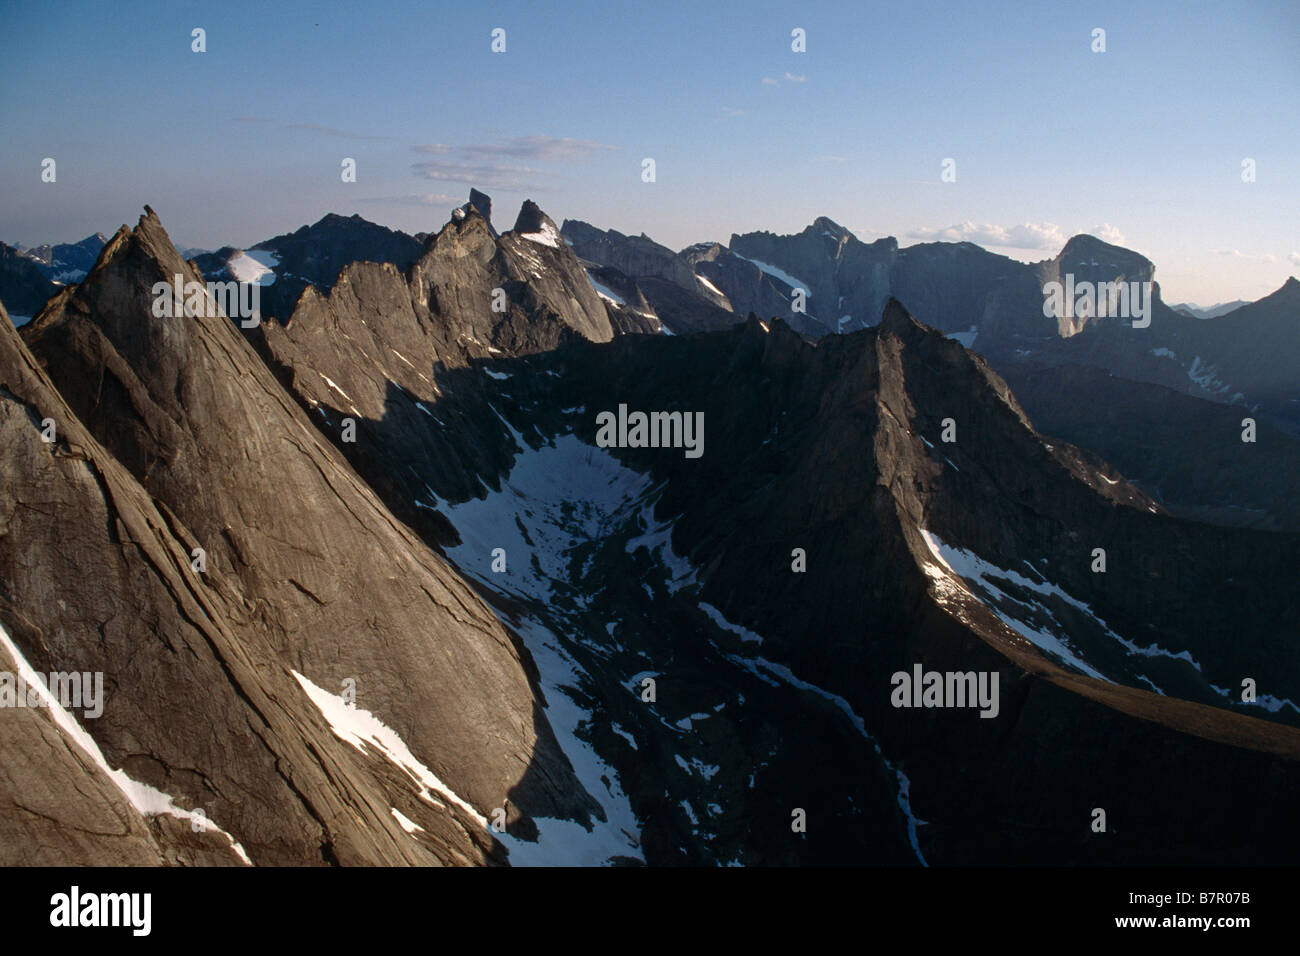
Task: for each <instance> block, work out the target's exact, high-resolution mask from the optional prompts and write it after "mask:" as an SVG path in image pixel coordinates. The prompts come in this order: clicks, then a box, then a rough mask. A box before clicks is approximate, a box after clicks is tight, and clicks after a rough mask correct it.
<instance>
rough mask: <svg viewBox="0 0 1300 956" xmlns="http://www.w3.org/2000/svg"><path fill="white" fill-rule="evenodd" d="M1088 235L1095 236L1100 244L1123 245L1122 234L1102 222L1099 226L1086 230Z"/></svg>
mask: <svg viewBox="0 0 1300 956" xmlns="http://www.w3.org/2000/svg"><path fill="white" fill-rule="evenodd" d="M1088 234H1089V235H1093V236H1096V237H1097V238H1098V239H1100V240H1101V241H1102V242H1109V243H1110V244H1111V245H1112V246H1122V245H1124V233H1122V232H1120V231H1119V230H1118V229H1116V228H1115V227H1114V226H1112V225H1111V224H1110V223H1108V222H1103V223H1102V224H1101V225H1100V226H1093V227H1092V228H1091V229H1089V230H1088Z"/></svg>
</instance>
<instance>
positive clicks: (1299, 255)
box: [1286, 252, 1300, 266]
mask: <svg viewBox="0 0 1300 956" xmlns="http://www.w3.org/2000/svg"><path fill="white" fill-rule="evenodd" d="M1286 261H1287V262H1289V263H1291V265H1293V266H1300V252H1293V253H1291V254H1290V255H1288V256H1287V257H1286Z"/></svg>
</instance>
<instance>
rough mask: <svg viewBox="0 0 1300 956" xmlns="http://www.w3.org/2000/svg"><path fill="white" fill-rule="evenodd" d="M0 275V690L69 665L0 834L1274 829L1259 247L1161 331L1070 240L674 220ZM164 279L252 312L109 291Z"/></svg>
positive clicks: (1250, 834)
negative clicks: (905, 240)
mask: <svg viewBox="0 0 1300 956" xmlns="http://www.w3.org/2000/svg"><path fill="white" fill-rule="evenodd" d="M56 248H57V247H56ZM51 255H52V256H53V253H51ZM0 257H2V258H0V301H3V302H4V304H5V306H6V307H11V308H13V310H14V311H15V312H18V313H19V314H23V315H25V314H27V313H24V312H20V310H21V309H23V308H27V309H31V310H32V314H33V318H32V320H31V321H30V322H26V323H23V324H22V327H21V329H20V330H19V329H16V328H15V327H14V325H13V324H12V323H11V322H10V321H8V320H7V315H8V313H6V321H2V322H0V431H2V432H4V447H5V448H6V449H7V453H6V456H5V458H4V460H3V463H0V626H2V628H3V631H2V632H0V638H2V639H3V644H4V648H3V653H0V670H3V671H6V672H8V673H11V674H19V675H32V676H33V677H34V676H35V675H37V674H52V673H64V672H75V673H79V674H92V673H101V674H102V675H103V686H104V700H103V711H102V714H100V715H97V716H94V717H91V716H90V715H89V714H88V713H86V714H83V715H82V716H80V717H79V716H78V715H77V714H76V713H75V711H76V709H77V708H75V707H69V706H66V705H65V706H57V707H56V706H47V707H34V708H30V707H29V708H21V707H11V708H10V709H7V710H6V711H5V714H4V718H5V719H0V734H3V735H4V738H5V739H4V758H3V762H4V766H5V773H4V774H3V775H0V860H3V862H5V863H9V864H13V863H29V864H30V863H38V864H49V863H71V864H120V863H138V864H215V865H232V866H233V865H247V864H253V865H357V864H359V865H392V864H397V865H433V864H448V865H466V864H482V865H496V864H504V863H513V864H519V863H525V864H527V863H541V864H555V863H581V864H613V865H619V864H642V863H644V864H649V865H674V864H679V865H680V864H687V865H736V864H739V865H773V864H778V865H786V864H789V865H794V864H864V863H875V864H899V865H927V864H1013V863H1053V864H1060V863H1075V864H1089V863H1092V864H1097V863H1100V864H1180V863H1182V864H1185V863H1198V864H1200V863H1228V864H1246V863H1251V864H1258V863H1277V864H1289V863H1294V862H1295V861H1296V859H1298V858H1300V823H1297V822H1296V819H1295V814H1294V812H1293V807H1292V806H1291V802H1292V801H1291V800H1290V794H1292V793H1293V792H1294V791H1295V788H1296V787H1297V785H1298V784H1300V707H1298V706H1297V704H1296V702H1297V701H1300V663H1298V662H1297V659H1296V656H1295V654H1294V652H1293V648H1294V642H1295V623H1294V622H1295V621H1296V619H1297V612H1298V611H1300V607H1297V602H1298V601H1300V597H1297V591H1296V588H1295V586H1294V583H1295V570H1294V569H1295V567H1296V566H1297V563H1298V562H1300V511H1297V507H1296V503H1295V502H1296V490H1297V489H1296V486H1295V481H1296V478H1295V476H1296V474H1297V470H1296V468H1295V464H1296V463H1297V457H1298V456H1300V452H1298V450H1297V449H1298V448H1300V445H1297V441H1298V439H1297V437H1296V436H1297V430H1298V429H1300V379H1298V378H1297V376H1296V374H1295V363H1294V356H1295V355H1296V345H1297V342H1296V337H1297V335H1298V334H1300V324H1298V323H1297V318H1298V317H1300V283H1297V282H1296V280H1294V279H1291V280H1289V281H1288V282H1287V283H1286V285H1284V286H1283V287H1282V288H1281V289H1279V290H1278V291H1277V292H1275V293H1273V294H1272V295H1271V296H1268V297H1266V298H1264V299H1261V300H1260V301H1258V302H1255V303H1251V304H1248V305H1244V306H1242V307H1240V308H1238V309H1235V310H1233V311H1231V312H1228V313H1226V314H1224V315H1222V316H1220V317H1217V318H1206V319H1201V318H1194V317H1189V316H1187V315H1184V314H1180V313H1179V312H1177V311H1175V310H1174V309H1172V308H1169V307H1168V306H1165V305H1164V304H1163V303H1162V302H1161V301H1160V298H1159V290H1158V285H1156V284H1155V281H1154V266H1153V265H1152V263H1151V262H1150V261H1149V260H1147V259H1145V258H1144V257H1142V256H1140V255H1138V254H1137V253H1134V252H1131V251H1129V250H1125V249H1121V248H1119V247H1116V246H1112V245H1109V244H1106V243H1104V242H1102V241H1100V240H1098V239H1096V238H1094V237H1091V236H1076V237H1074V238H1073V239H1071V240H1070V241H1069V242H1068V243H1067V244H1066V246H1065V248H1064V249H1063V250H1062V251H1061V253H1060V254H1059V255H1058V256H1056V257H1055V258H1053V259H1050V260H1046V261H1044V262H1041V263H1035V264H1025V263H1020V262H1016V261H1015V260H1011V259H1007V258H1005V257H1001V256H997V255H994V254H992V253H989V252H987V251H985V250H983V249H981V248H979V247H978V246H974V245H972V244H969V243H957V244H951V243H926V244H922V245H918V246H911V247H906V248H902V247H900V246H899V244H898V243H897V241H896V240H893V239H881V240H877V241H875V242H872V243H864V242H862V241H860V240H858V239H857V238H856V237H855V236H853V235H852V234H851V233H850V232H849V231H848V230H845V229H843V228H842V227H840V226H838V225H837V224H836V223H834V222H833V221H832V220H830V219H828V218H825V217H822V218H819V219H817V220H816V221H815V222H814V223H813V224H812V225H811V226H809V227H808V228H807V229H806V230H804V231H803V232H802V233H800V234H798V235H794V236H777V235H773V234H770V233H750V234H747V235H734V236H732V237H731V240H730V242H729V243H728V244H727V245H726V246H723V245H721V244H717V243H713V244H702V245H695V246H690V247H688V248H687V249H684V250H682V251H680V252H673V251H672V250H669V249H667V248H666V247H664V246H661V245H659V244H657V243H655V242H654V241H653V240H651V239H650V238H649V237H647V236H644V235H642V236H639V237H631V236H626V235H623V234H621V233H618V232H615V231H613V230H601V229H599V228H598V227H595V226H592V225H589V224H586V223H582V222H577V221H566V222H564V223H563V225H562V226H557V225H556V223H555V222H554V221H553V220H552V219H551V218H550V217H549V216H547V215H546V214H545V213H544V212H543V211H542V210H541V209H540V208H539V207H538V206H537V205H536V204H534V203H532V202H531V201H529V202H525V203H524V205H523V207H522V208H521V209H520V211H519V214H518V216H517V218H516V220H515V223H514V225H513V227H512V228H511V229H509V230H507V231H505V232H501V231H499V230H498V229H497V227H496V226H494V225H493V222H492V209H491V202H490V200H489V199H488V197H486V196H485V195H484V194H482V193H479V192H477V191H475V192H474V193H473V194H472V195H471V198H470V201H469V202H467V203H466V204H465V205H464V206H461V207H458V208H457V209H455V210H453V213H452V216H451V218H450V219H449V221H448V222H446V223H445V224H444V225H443V226H442V227H441V228H440V229H437V230H436V231H431V232H430V233H428V234H422V235H421V236H418V237H417V236H408V235H405V234H403V233H400V232H394V231H392V230H388V229H385V228H384V227H382V226H377V225H375V224H373V223H368V222H366V221H365V220H362V219H360V218H359V217H350V218H345V217H340V216H334V215H328V216H326V217H324V218H323V219H321V220H320V221H318V222H317V223H315V224H314V225H311V226H304V227H303V228H302V229H300V230H298V231H297V232H294V233H291V234H287V235H284V236H279V237H275V238H272V239H268V240H265V241H263V242H260V243H258V244H257V245H255V246H254V247H252V248H251V249H237V248H233V247H229V248H224V249H221V250H218V251H217V252H214V253H209V254H200V255H196V256H193V257H192V258H190V259H186V258H184V257H183V256H182V255H181V253H180V252H178V251H177V250H176V248H175V247H174V245H173V244H172V242H171V240H170V238H169V237H168V235H167V232H166V231H165V229H164V227H163V224H162V222H161V221H160V220H159V218H158V217H157V216H156V215H155V214H154V213H153V211H152V210H151V209H149V208H148V207H146V209H145V213H144V215H142V216H141V217H140V219H139V222H138V223H137V224H136V226H135V227H134V228H128V227H127V226H123V227H122V228H121V229H120V230H118V231H117V232H116V233H115V234H114V235H113V236H112V237H111V238H109V239H107V241H105V242H103V243H102V246H101V247H100V248H99V249H98V251H97V253H96V255H95V258H94V261H93V262H91V263H90V264H89V265H88V267H87V269H86V270H85V275H84V276H81V277H79V278H77V279H68V280H55V279H54V278H53V277H52V276H49V275H46V274H44V273H42V272H40V271H39V270H40V267H39V266H38V265H37V263H36V262H35V260H33V259H31V258H30V257H29V256H24V255H22V254H21V253H17V252H15V251H14V250H9V249H7V248H4V249H0ZM59 261H61V262H65V263H66V262H67V261H70V260H65V259H60V260H59ZM53 262H54V259H53V258H51V260H50V262H48V263H47V266H50V267H52V266H53ZM25 264H26V265H25ZM27 265H30V266H31V267H32V269H36V270H37V272H36V273H35V277H33V273H32V271H31V269H28V268H27ZM177 275H180V276H182V278H183V279H184V280H186V281H190V282H197V283H205V282H220V281H225V280H228V279H234V280H238V281H241V282H251V283H256V284H257V285H258V288H259V292H260V294H261V315H260V316H259V319H260V321H258V322H256V323H236V322H234V321H231V319H230V318H227V317H226V316H225V315H224V314H222V313H221V310H220V309H218V308H212V309H201V310H198V314H197V315H193V316H189V317H185V318H159V317H157V313H156V312H155V310H154V306H155V300H156V294H155V291H154V290H155V289H156V287H157V284H158V283H160V282H161V283H164V284H165V285H169V284H170V283H171V282H172V280H173V277H174V276H177ZM1066 276H1073V277H1074V281H1078V282H1120V281H1123V282H1136V283H1152V289H1153V294H1152V298H1151V303H1150V304H1151V308H1150V324H1149V326H1146V327H1137V326H1136V324H1135V323H1130V322H1128V321H1127V320H1123V319H1119V318H1116V317H1098V316H1093V315H1084V316H1081V317H1079V318H1078V319H1076V318H1074V317H1072V316H1071V317H1069V318H1068V319H1059V318H1055V317H1050V316H1047V315H1045V314H1044V304H1043V303H1044V291H1043V290H1044V286H1045V285H1046V284H1047V283H1050V282H1054V281H1064V279H1065V277H1066ZM38 278H39V279H43V280H44V281H46V282H49V283H53V282H55V281H63V282H66V284H64V285H62V286H51V288H50V290H49V292H48V294H47V295H46V297H45V298H43V299H41V300H40V301H39V302H37V301H36V299H37V298H38V297H40V295H41V290H42V287H41V286H40V284H39V282H38V281H37V280H38ZM165 294H166V295H170V294H171V293H170V292H168V293H165ZM11 298H12V299H13V304H11V301H10V300H11ZM205 301H207V300H205ZM800 305H801V306H802V307H799V306H800ZM173 314H177V313H173ZM245 325H247V327H245ZM629 409H630V410H633V411H637V410H644V412H647V413H648V412H652V411H653V412H655V413H656V414H659V415H662V416H665V418H664V419H662V420H663V421H668V420H670V419H669V416H672V415H674V414H676V415H678V416H679V417H680V418H681V419H682V420H684V419H685V417H686V416H693V415H700V416H702V421H703V423H704V425H703V435H702V436H700V437H702V438H703V441H704V444H703V446H702V448H703V453H702V454H701V455H699V456H698V457H692V456H690V455H687V454H683V450H682V448H681V447H675V446H673V445H672V444H671V443H663V444H661V443H659V442H655V443H654V444H653V445H651V444H649V443H642V444H638V443H636V442H632V441H630V440H628V441H623V442H621V443H617V444H616V445H615V446H613V447H611V446H610V444H609V443H608V442H606V441H604V440H602V438H601V434H600V421H601V418H602V415H603V414H609V415H613V416H617V417H621V418H624V419H626V418H627V413H628V410H629ZM1246 417H1249V418H1251V419H1253V420H1256V426H1257V430H1256V431H1255V433H1254V434H1253V436H1252V437H1253V438H1254V441H1249V442H1247V441H1242V440H1241V439H1242V431H1243V424H1242V419H1243V418H1246ZM666 427H667V426H665V428H666ZM664 434H667V432H665V433H664ZM656 446H658V447H656ZM4 658H8V659H7V660H4ZM927 674H939V675H952V674H956V675H965V674H969V675H972V679H973V680H974V683H973V684H972V685H971V686H972V687H974V686H980V687H995V688H996V693H995V695H994V696H993V697H992V698H988V697H983V696H981V698H980V704H981V706H979V707H976V706H974V705H975V703H976V701H975V700H973V699H965V698H963V703H961V704H954V702H953V700H952V699H948V700H946V701H944V700H940V701H938V703H946V704H947V706H938V705H936V701H934V700H931V699H929V698H928V697H926V696H924V695H922V693H921V691H920V687H919V685H920V683H921V681H922V679H923V678H924V676H925V675H927ZM900 675H902V677H901V678H900ZM901 679H906V680H908V681H911V680H915V682H916V683H917V685H918V687H917V689H916V693H915V695H914V696H913V695H912V694H911V693H907V694H902V695H900V693H899V684H900V680H901ZM980 681H983V682H984V683H982V684H981V683H980ZM941 684H942V680H941ZM949 686H950V687H951V682H950V684H949ZM1247 687H1248V688H1249V692H1244V691H1243V688H1247ZM940 696H941V697H942V694H941V695H940ZM2 702H3V688H0V703H2ZM1098 810H1101V811H1103V812H1102V819H1103V820H1104V821H1105V822H1104V824H1103V826H1102V828H1101V829H1098V828H1097V820H1098V816H1097V811H1098ZM792 820H794V821H796V822H802V823H803V826H802V828H800V827H799V826H793V825H792Z"/></svg>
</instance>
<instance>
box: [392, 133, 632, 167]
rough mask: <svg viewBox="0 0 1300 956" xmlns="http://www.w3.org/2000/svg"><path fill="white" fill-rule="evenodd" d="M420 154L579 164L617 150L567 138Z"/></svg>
mask: <svg viewBox="0 0 1300 956" xmlns="http://www.w3.org/2000/svg"><path fill="white" fill-rule="evenodd" d="M414 148H415V151H416V152H417V153H431V154H433V155H436V156H453V155H454V156H458V157H461V158H463V159H482V160H490V161H497V160H502V159H522V160H530V161H533V162H577V161H581V160H585V159H591V158H592V157H594V156H600V155H602V154H604V153H610V152H614V151H615V150H617V149H618V147H617V146H611V145H609V144H608V143H597V142H595V141H594V140H590V139H570V138H569V137H567V136H542V135H535V136H517V137H515V138H513V139H507V140H502V141H500V142H496V143H469V144H465V145H461V146H449V145H447V144H445V143H422V144H420V145H417V146H415V147H414Z"/></svg>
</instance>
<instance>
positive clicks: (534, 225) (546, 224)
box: [512, 199, 560, 236]
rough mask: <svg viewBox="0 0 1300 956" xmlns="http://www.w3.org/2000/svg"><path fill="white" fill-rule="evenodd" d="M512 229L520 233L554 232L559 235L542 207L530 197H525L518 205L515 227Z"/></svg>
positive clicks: (558, 231)
mask: <svg viewBox="0 0 1300 956" xmlns="http://www.w3.org/2000/svg"><path fill="white" fill-rule="evenodd" d="M512 231H513V232H516V233H519V234H521V235H523V234H529V233H542V234H547V233H554V234H555V235H556V236H559V234H560V230H559V229H558V228H557V227H556V225H555V223H554V222H552V221H551V217H550V216H548V215H546V213H544V212H542V208H541V207H540V206H539V205H537V203H535V202H533V201H532V200H531V199H525V200H524V204H523V205H522V206H520V207H519V215H518V216H517V217H516V218H515V228H514V229H513V230H512Z"/></svg>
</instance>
